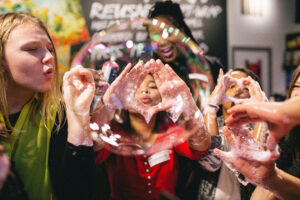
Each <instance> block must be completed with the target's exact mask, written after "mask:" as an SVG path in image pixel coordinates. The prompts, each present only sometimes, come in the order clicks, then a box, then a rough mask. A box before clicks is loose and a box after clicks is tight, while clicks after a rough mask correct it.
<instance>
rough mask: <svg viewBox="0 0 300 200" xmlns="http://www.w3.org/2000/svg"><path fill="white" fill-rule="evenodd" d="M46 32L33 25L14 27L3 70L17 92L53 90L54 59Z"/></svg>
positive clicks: (26, 24)
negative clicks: (4, 69)
mask: <svg viewBox="0 0 300 200" xmlns="http://www.w3.org/2000/svg"><path fill="white" fill-rule="evenodd" d="M53 48H54V47H53V46H52V44H51V41H50V39H49V38H48V36H47V34H46V32H45V31H44V30H43V29H42V28H40V27H38V26H37V25H34V24H32V23H30V22H27V23H24V24H21V25H18V26H17V27H16V28H14V29H13V30H12V31H11V33H10V35H9V37H8V40H7V41H6V43H5V60H4V63H3V64H4V67H5V68H7V70H8V71H9V72H10V75H11V77H10V79H9V85H11V86H13V87H14V90H16V91H15V92H18V90H22V91H24V90H26V91H30V92H46V91H48V90H49V89H50V88H51V80H52V78H53V73H54V70H55V69H54V67H55V60H54V56H53Z"/></svg>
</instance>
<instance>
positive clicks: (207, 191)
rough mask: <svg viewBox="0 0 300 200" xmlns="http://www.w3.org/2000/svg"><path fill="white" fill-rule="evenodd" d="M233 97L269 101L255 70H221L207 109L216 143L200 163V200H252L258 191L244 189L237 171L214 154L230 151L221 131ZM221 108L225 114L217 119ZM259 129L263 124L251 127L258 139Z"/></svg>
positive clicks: (232, 102) (250, 186) (208, 121)
mask: <svg viewBox="0 0 300 200" xmlns="http://www.w3.org/2000/svg"><path fill="white" fill-rule="evenodd" d="M229 77H232V78H234V79H236V80H242V81H243V82H245V85H246V86H247V87H245V88H243V87H241V85H240V84H238V83H237V82H235V81H234V79H232V80H230V79H229ZM226 78H227V79H226ZM225 79H226V80H225ZM229 98H235V99H237V100H243V99H251V100H252V101H264V100H265V99H266V98H265V96H264V94H263V93H262V91H261V88H260V85H259V80H258V78H257V77H256V75H255V74H254V73H252V72H251V71H249V70H247V69H245V68H236V69H233V70H230V71H229V72H228V73H226V74H225V75H223V72H222V70H220V74H219V79H218V84H217V85H216V87H215V89H214V91H213V92H212V94H211V95H210V98H209V99H208V101H207V106H206V107H205V109H204V113H205V114H204V115H205V124H206V125H207V128H208V132H209V133H210V134H211V135H212V138H213V139H212V141H215V143H214V142H213V145H212V146H211V148H210V150H209V153H208V154H206V155H205V156H204V157H203V158H201V159H200V160H199V161H198V162H199V164H200V165H199V167H198V170H197V173H196V174H197V176H198V178H197V179H196V182H195V184H196V185H199V186H198V188H197V189H196V196H197V197H196V198H197V199H249V198H250V196H251V193H252V191H253V190H254V186H253V185H252V184H248V185H247V186H244V185H243V184H241V183H239V181H238V179H237V177H236V175H235V174H234V172H233V171H231V170H230V169H229V168H228V166H226V165H225V164H224V163H222V162H221V160H220V159H219V158H218V157H217V156H216V155H215V154H214V152H213V149H214V148H220V149H225V150H229V149H230V147H229V144H228V143H227V141H226V138H225V136H224V134H223V132H222V129H221V127H223V126H224V121H225V120H226V119H227V117H228V116H229V115H228V113H227V110H228V109H230V108H231V107H232V106H233V105H234V104H235V102H234V101H233V100H230V99H229ZM220 108H221V109H222V114H223V115H222V116H220V117H217V112H218V110H219V109H220ZM259 126H260V124H259V123H256V124H253V125H252V126H249V128H251V130H252V131H253V134H254V135H256V137H258V135H259V134H258V132H259V131H258V130H259Z"/></svg>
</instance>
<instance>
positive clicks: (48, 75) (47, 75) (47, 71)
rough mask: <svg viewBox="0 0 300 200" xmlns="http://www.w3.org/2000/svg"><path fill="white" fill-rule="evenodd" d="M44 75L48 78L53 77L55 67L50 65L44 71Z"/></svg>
mask: <svg viewBox="0 0 300 200" xmlns="http://www.w3.org/2000/svg"><path fill="white" fill-rule="evenodd" d="M44 75H45V76H46V78H52V76H53V67H51V66H50V67H48V68H47V69H46V71H45V72H44Z"/></svg>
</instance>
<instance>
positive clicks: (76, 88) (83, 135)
mask: <svg viewBox="0 0 300 200" xmlns="http://www.w3.org/2000/svg"><path fill="white" fill-rule="evenodd" d="M94 92H95V85H94V79H93V75H92V73H91V72H90V71H89V70H87V69H85V68H83V67H81V66H76V67H74V68H72V69H71V70H70V71H68V72H66V73H65V75H64V78H63V97H64V102H65V105H66V114H67V120H68V125H69V126H68V139H67V140H68V142H70V143H72V144H73V145H75V146H79V145H85V146H93V140H92V137H91V134H90V128H89V125H90V106H91V103H92V100H93V97H94Z"/></svg>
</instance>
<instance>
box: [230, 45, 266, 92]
mask: <svg viewBox="0 0 300 200" xmlns="http://www.w3.org/2000/svg"><path fill="white" fill-rule="evenodd" d="M232 68H233V69H234V68H247V69H249V70H251V71H252V72H253V73H254V74H256V75H257V76H258V78H259V79H260V82H261V86H262V89H263V91H264V92H265V93H266V95H267V97H269V96H270V95H271V94H272V50H271V48H269V47H232Z"/></svg>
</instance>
